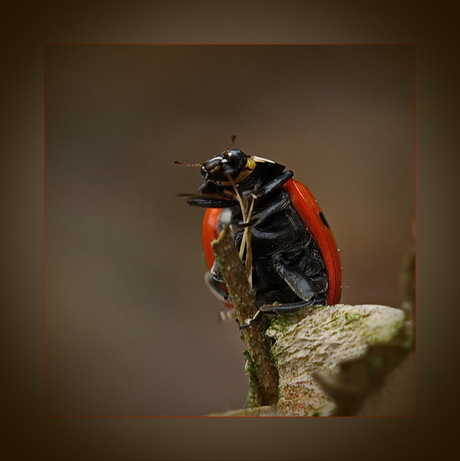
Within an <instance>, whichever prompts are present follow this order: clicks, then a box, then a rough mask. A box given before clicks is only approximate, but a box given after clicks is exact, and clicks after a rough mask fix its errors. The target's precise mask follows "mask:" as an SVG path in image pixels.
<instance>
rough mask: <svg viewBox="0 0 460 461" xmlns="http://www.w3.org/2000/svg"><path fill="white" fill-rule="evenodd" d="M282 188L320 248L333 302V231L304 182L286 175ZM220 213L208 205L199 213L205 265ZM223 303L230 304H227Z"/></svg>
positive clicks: (336, 287) (337, 262)
mask: <svg viewBox="0 0 460 461" xmlns="http://www.w3.org/2000/svg"><path fill="white" fill-rule="evenodd" d="M284 189H285V190H286V191H287V192H288V194H289V197H290V199H291V202H292V205H293V206H294V208H295V210H296V211H297V213H298V214H299V217H300V219H301V220H302V222H303V223H304V225H305V227H306V229H307V230H308V232H309V233H310V235H311V236H312V238H313V240H315V242H316V244H317V245H318V248H319V250H320V251H321V255H322V257H323V260H324V264H325V266H326V273H327V278H328V294H327V304H328V305H334V304H337V303H338V302H339V301H340V295H341V292H342V263H341V259H340V252H339V249H338V247H337V243H336V241H335V238H334V234H333V233H332V231H331V229H330V228H329V227H328V226H327V225H326V224H325V222H324V221H323V220H322V219H321V214H322V211H321V208H320V206H319V205H318V202H317V201H316V198H315V196H314V195H313V194H312V193H311V191H310V190H309V189H308V188H307V187H306V186H304V185H303V184H302V183H301V182H299V181H297V180H295V179H290V180H289V181H288V182H287V183H286V184H285V185H284ZM221 213H222V209H221V208H208V209H207V210H206V212H205V214H204V217H203V223H202V233H201V237H202V245H203V253H204V258H205V261H206V265H207V267H208V269H211V267H212V265H213V264H214V260H215V257H214V252H213V250H212V247H211V242H212V241H213V240H215V239H216V238H217V226H218V223H219V219H220V215H221ZM323 216H324V215H323ZM226 305H227V306H228V307H230V308H231V307H232V305H231V304H226Z"/></svg>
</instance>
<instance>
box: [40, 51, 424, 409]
mask: <svg viewBox="0 0 460 461" xmlns="http://www.w3.org/2000/svg"><path fill="white" fill-rule="evenodd" d="M45 72H46V73H45V77H46V80H45V95H46V99H45V116H46V384H47V385H46V408H47V411H48V412H49V414H51V415H200V414H206V413H209V412H217V411H223V410H226V409H237V408H240V407H242V406H243V405H244V404H245V396H246V393H247V380H246V377H245V376H244V371H243V358H242V355H241V350H242V346H243V345H242V343H241V340H240V338H239V333H238V330H237V328H236V325H235V324H233V323H231V324H221V323H219V322H218V315H217V314H218V311H219V310H220V309H221V308H222V306H221V305H220V303H219V302H218V301H217V300H216V299H215V298H214V297H213V296H212V295H211V294H210V293H209V292H208V291H207V288H206V286H205V285H204V283H203V273H204V263H203V260H202V257H201V247H200V222H201V218H202V214H203V212H202V210H199V209H193V208H190V207H188V206H187V205H186V204H185V202H184V200H182V199H178V198H176V197H175V195H176V194H178V193H180V192H194V191H195V190H196V188H197V186H198V184H199V182H200V173H199V170H198V169H187V168H179V167H177V166H174V165H173V160H177V159H180V160H182V161H186V162H202V161H204V160H206V159H207V158H209V157H211V156H213V155H214V154H217V153H219V152H221V151H222V150H224V149H225V148H226V147H227V145H228V143H229V141H230V136H231V135H232V134H237V143H236V145H237V146H238V147H239V148H241V149H242V150H243V151H245V152H246V153H250V154H255V155H259V156H265V157H268V158H272V159H274V160H276V161H278V162H280V163H283V164H285V165H287V167H288V168H291V169H293V170H294V172H295V177H296V178H297V179H300V180H301V181H303V182H304V183H305V184H307V185H308V187H310V189H311V190H312V191H313V192H314V193H315V194H316V196H317V198H318V200H319V201H320V203H321V205H322V207H323V209H324V210H325V213H326V215H327V217H328V219H329V221H330V223H331V226H332V227H333V230H334V232H335V235H336V239H337V241H338V243H339V246H340V249H341V254H342V258H343V261H342V262H343V268H344V289H343V298H342V302H344V303H352V304H360V303H375V304H386V305H390V306H398V305H399V304H400V301H401V300H400V294H399V290H398V288H399V287H398V274H399V270H400V264H401V258H402V255H403V253H404V251H405V249H406V247H407V246H408V245H409V243H410V242H411V226H412V221H413V217H414V165H415V164H414V117H415V103H414V83H415V80H414V47H413V46H410V45H376V46H366V45H338V46H335V45H300V46H297V45H288V46H274V45H271V46H251V45H245V46H237V45H230V46H199V45H198V46H195V45H192V46H181V45H177V46H175V45H173V46H161V45H152V46H143V45H132V46H127V45H120V46H111V45H94V46H93V45H83V46H79V45H49V46H47V47H46V51H45ZM411 385H412V386H413V383H411ZM398 405H399V402H398ZM411 405H412V402H411V401H409V402H407V408H400V407H398V406H391V405H390V406H388V402H386V404H385V406H384V407H383V408H379V409H378V410H375V409H374V411H377V413H378V414H381V413H383V414H390V415H391V414H401V412H403V413H404V412H407V411H410V410H411V409H412V408H411Z"/></svg>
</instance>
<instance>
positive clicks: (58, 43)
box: [45, 42, 415, 46]
mask: <svg viewBox="0 0 460 461" xmlns="http://www.w3.org/2000/svg"><path fill="white" fill-rule="evenodd" d="M48 45H50V46H52V45H60V46H107V45H110V46H142V45H145V46H154V45H156V46H178V45H181V46H236V45H238V46H296V45H299V46H328V45H329V46H402V45H413V46H414V45H415V43H414V42H394V43H379V42H376V43H372V42H363V43H314V42H308V43H307V42H306V43H302V42H293V43H237V42H234V43H233V42H229V43H199V42H197V43H180V42H178V43H157V42H152V43H149V42H139V43H136V42H132V43H118V42H101V43H92V42H88V43H85V42H75V43H72V42H62V43H60V42H50V43H45V46H48Z"/></svg>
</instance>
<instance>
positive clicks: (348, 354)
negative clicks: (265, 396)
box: [266, 305, 404, 416]
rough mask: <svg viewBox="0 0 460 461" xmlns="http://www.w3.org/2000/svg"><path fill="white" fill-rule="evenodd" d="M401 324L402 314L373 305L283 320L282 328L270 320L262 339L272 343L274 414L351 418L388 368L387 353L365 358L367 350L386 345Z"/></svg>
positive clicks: (323, 309)
mask: <svg viewBox="0 0 460 461" xmlns="http://www.w3.org/2000/svg"><path fill="white" fill-rule="evenodd" d="M403 325H404V313H403V311H401V310H399V309H394V308H391V307H387V306H374V305H361V306H348V305H337V306H324V307H320V308H317V309H314V310H311V311H310V312H309V313H306V315H305V317H304V318H303V319H302V320H301V321H300V322H298V323H295V324H292V325H286V322H285V321H283V323H282V326H281V327H280V325H279V323H278V321H277V320H275V321H274V322H273V325H272V327H271V328H269V329H268V330H267V333H266V334H267V335H269V336H271V337H273V338H274V339H275V340H276V341H275V344H274V346H273V348H272V353H273V356H274V357H275V360H276V363H277V367H278V372H279V375H280V384H279V396H280V397H279V401H278V408H277V413H278V414H279V415H290V416H292V415H295V416H315V415H333V414H340V415H344V414H354V412H355V410H356V409H357V408H358V407H359V404H360V403H361V402H362V399H361V397H362V398H363V399H364V397H365V396H366V395H367V394H368V393H369V392H370V391H371V390H372V385H373V384H377V379H376V378H375V376H377V375H381V374H382V373H381V371H382V370H384V368H385V367H384V364H387V363H388V362H392V363H393V360H391V359H392V356H393V355H394V352H393V351H391V353H390V348H388V349H385V352H381V353H380V355H375V354H374V353H373V354H372V356H370V355H369V351H370V347H371V346H372V345H377V344H390V343H391V342H392V341H394V340H395V339H396V338H397V337H398V336H399V335H400V332H401V330H402V328H403ZM400 349H401V348H400V347H399V346H398V348H397V350H398V351H399V350H400ZM401 350H402V349H401ZM386 352H388V353H389V354H387V353H386ZM351 363H353V364H354V365H353V366H351V365H350V364H351ZM380 364H381V366H380ZM350 370H353V373H351V372H350ZM369 371H370V372H369ZM351 400H353V405H351V404H350V402H351Z"/></svg>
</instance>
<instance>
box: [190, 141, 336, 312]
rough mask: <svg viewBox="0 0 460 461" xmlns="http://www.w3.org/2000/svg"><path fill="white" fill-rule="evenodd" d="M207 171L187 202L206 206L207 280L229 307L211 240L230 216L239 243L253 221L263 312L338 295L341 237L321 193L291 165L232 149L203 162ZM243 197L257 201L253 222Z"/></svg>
mask: <svg viewBox="0 0 460 461" xmlns="http://www.w3.org/2000/svg"><path fill="white" fill-rule="evenodd" d="M201 173H202V176H203V182H202V184H201V185H200V188H199V190H200V192H201V195H198V196H195V197H192V198H190V199H189V200H188V203H189V204H190V205H193V206H200V207H206V208H208V209H207V210H206V213H205V215H204V219H203V225H202V243H203V252H204V256H205V259H206V263H207V266H208V269H209V271H210V272H209V273H208V275H207V280H208V282H209V284H210V286H211V288H212V289H213V291H215V292H216V293H217V294H219V295H220V296H221V297H222V298H223V299H224V301H227V305H228V306H229V307H230V306H231V304H229V303H228V300H227V299H226V296H227V295H226V288H225V285H224V284H223V280H222V277H221V275H220V271H219V269H218V267H217V265H216V264H215V261H214V254H213V251H212V248H211V241H212V240H214V239H215V238H216V237H217V234H218V232H219V230H220V228H221V227H222V226H223V224H224V223H226V224H231V225H232V226H233V227H234V228H235V229H236V230H235V234H234V235H235V237H234V238H235V243H236V245H237V247H240V246H241V245H242V241H243V240H244V233H245V229H246V228H247V227H248V226H249V229H250V251H251V266H252V267H251V269H252V271H251V273H252V285H253V289H254V292H255V296H256V305H257V307H258V308H259V310H260V311H261V312H266V313H281V312H294V311H296V310H299V309H302V308H305V307H308V306H312V305H325V304H336V303H338V302H339V300H340V294H341V286H342V268H341V262H340V254H339V251H338V248H337V244H336V242H335V239H334V236H333V234H332V231H331V229H330V228H329V225H328V224H327V221H326V219H325V217H324V214H323V212H322V211H321V209H320V207H319V205H318V203H317V201H316V199H315V197H314V196H313V194H312V193H311V192H310V191H309V189H308V188H307V187H305V186H304V185H303V184H302V183H300V182H298V181H296V180H294V179H292V176H293V173H292V171H290V170H285V167H284V166H283V165H281V164H279V163H276V162H273V161H271V160H267V159H263V158H259V157H255V156H247V155H246V154H244V153H243V152H242V151H240V150H237V149H233V150H228V151H226V152H223V153H222V154H220V155H217V156H215V157H212V158H211V159H210V160H208V161H207V162H205V163H204V164H203V165H202V167H201ZM238 197H240V198H241V197H243V199H244V200H246V203H249V204H250V205H251V214H250V217H249V218H250V221H249V223H248V222H244V221H245V219H247V216H243V215H244V212H243V211H242V207H241V200H239V199H238ZM252 202H253V203H252Z"/></svg>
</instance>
